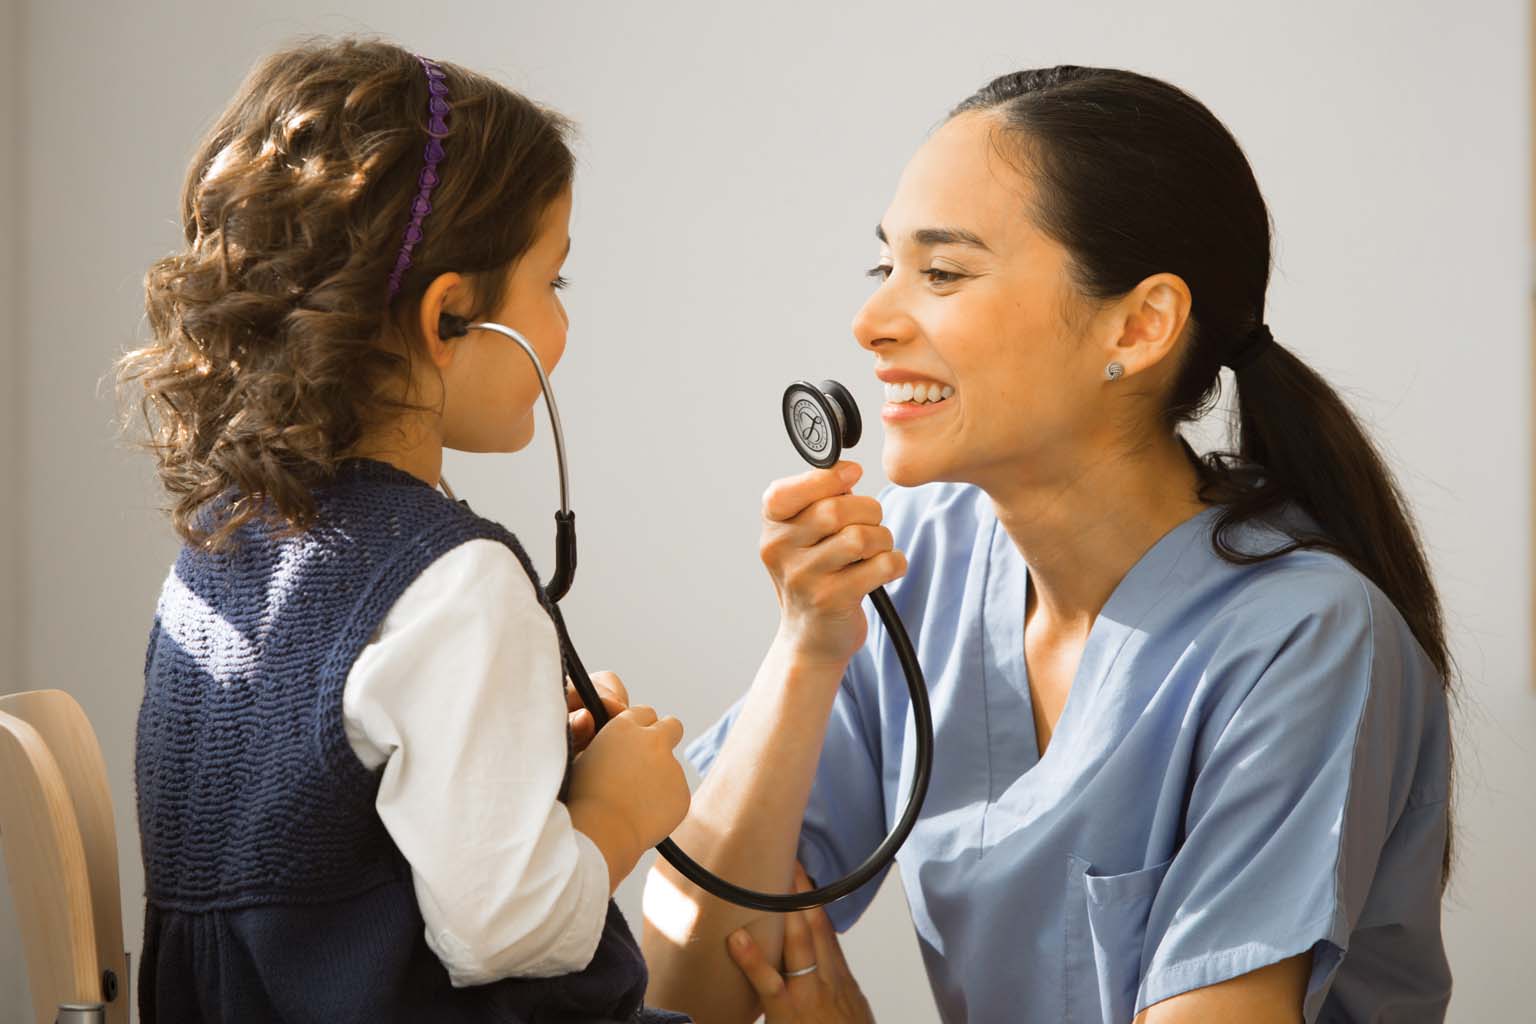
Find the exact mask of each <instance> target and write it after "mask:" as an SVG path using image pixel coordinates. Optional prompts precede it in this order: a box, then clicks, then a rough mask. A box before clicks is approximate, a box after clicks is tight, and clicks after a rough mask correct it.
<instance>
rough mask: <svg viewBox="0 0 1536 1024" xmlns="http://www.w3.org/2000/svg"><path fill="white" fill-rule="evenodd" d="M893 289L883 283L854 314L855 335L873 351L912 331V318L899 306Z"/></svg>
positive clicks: (860, 342)
mask: <svg viewBox="0 0 1536 1024" xmlns="http://www.w3.org/2000/svg"><path fill="white" fill-rule="evenodd" d="M891 293H892V289H891V288H890V287H889V286H888V285H886V284H881V285H880V287H878V288H876V289H875V290H874V293H873V294H871V295H870V297H869V298H868V299H866V300H865V302H864V305H863V306H862V307H860V309H859V311H858V312H857V313H855V314H854V316H853V336H854V338H856V339H857V340H858V342H859V345H860V346H861V347H863V348H867V349H869V350H870V351H871V352H872V351H874V350H875V348H876V347H878V346H880V345H886V344H890V343H892V342H896V341H900V340H902V339H903V338H904V337H907V336H908V335H909V334H910V333H911V320H910V318H908V317H906V316H905V315H904V314H903V313H902V312H901V310H900V308H899V307H898V306H897V304H896V302H895V299H894V296H893V295H892V294H891Z"/></svg>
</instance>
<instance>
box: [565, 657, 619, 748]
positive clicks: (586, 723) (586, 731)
mask: <svg viewBox="0 0 1536 1024" xmlns="http://www.w3.org/2000/svg"><path fill="white" fill-rule="evenodd" d="M592 685H593V686H595V687H597V694H598V696H599V697H601V698H603V707H605V708H607V709H608V715H609V717H612V716H614V715H616V714H618V713H619V712H620V711H623V710H624V709H625V708H627V707H629V691H628V690H626V689H624V684H623V683H622V682H620V681H619V677H618V676H616V675H614V674H613V673H612V672H593V673H592ZM565 709H566V711H568V712H570V721H571V743H572V745H573V746H574V747H575V750H576V753H578V754H579V753H581V752H582V751H583V750H586V749H587V744H588V743H591V742H592V736H593V733H594V732H595V731H596V730H595V729H594V728H593V724H592V712H590V711H588V710H587V708H586V705H584V704H583V703H582V702H581V694H579V693H577V692H576V687H574V686H572V685H571V683H570V681H569V680H567V681H566V684H565Z"/></svg>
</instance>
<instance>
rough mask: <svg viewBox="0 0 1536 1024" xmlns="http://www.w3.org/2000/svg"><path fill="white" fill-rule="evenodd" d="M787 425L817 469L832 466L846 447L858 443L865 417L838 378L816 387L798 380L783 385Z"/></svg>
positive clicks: (791, 437)
mask: <svg viewBox="0 0 1536 1024" xmlns="http://www.w3.org/2000/svg"><path fill="white" fill-rule="evenodd" d="M783 406H784V429H785V430H787V431H789V440H790V443H791V444H793V445H794V446H795V450H796V451H798V452H799V453H800V456H801V457H802V458H803V459H805V461H806V462H809V463H810V464H811V465H813V466H815V467H817V468H818V469H830V468H831V467H833V466H835V465H837V461H838V460H839V459H841V458H842V457H843V449H844V448H852V447H853V446H854V445H856V444H858V443H859V437H860V435H862V434H863V432H864V421H863V420H861V419H860V418H859V407H858V405H856V404H855V403H854V401H853V396H852V395H850V394H849V393H848V389H847V388H845V387H843V386H842V385H841V384H839V383H838V382H837V381H835V380H824V381H822V382H821V386H820V387H817V386H816V385H814V384H812V383H811V382H810V381H804V380H797V381H795V382H794V383H793V384H791V385H790V386H789V387H787V388H785V389H784V403H783Z"/></svg>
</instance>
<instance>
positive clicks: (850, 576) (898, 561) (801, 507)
mask: <svg viewBox="0 0 1536 1024" xmlns="http://www.w3.org/2000/svg"><path fill="white" fill-rule="evenodd" d="M862 472H863V471H862V469H861V468H860V467H859V465H858V463H856V462H839V463H837V464H836V465H835V466H832V467H830V468H828V469H813V470H810V471H809V472H806V473H801V474H800V475H798V476H792V477H786V478H784V479H782V480H775V481H774V482H773V483H772V484H771V485H769V487H768V490H767V491H766V492H765V493H764V495H763V532H762V538H761V541H760V542H759V545H758V553H759V555H760V556H761V558H762V560H763V565H764V566H765V567H766V568H767V569H768V575H769V576H770V577H771V578H772V580H773V588H774V591H775V593H776V594H777V596H778V600H779V636H780V638H781V639H782V640H783V641H784V643H786V644H787V645H788V646H789V648H790V649H791V650H793V651H794V652H795V653H796V654H798V655H801V656H803V657H805V658H808V659H810V660H812V661H822V662H826V663H828V664H831V665H834V666H836V667H837V668H838V670H839V672H841V669H842V667H843V666H844V665H846V664H847V663H848V659H850V658H852V657H853V655H854V653H855V652H856V651H858V649H859V648H860V647H863V646H864V641H865V639H866V638H867V633H868V631H869V625H868V621H867V620H866V618H865V616H864V608H863V602H864V598H865V596H866V595H867V594H869V593H870V592H871V591H873V590H874V589H875V588H877V587H881V586H884V585H885V584H887V583H890V582H892V581H893V580H897V579H900V578H901V577H902V576H903V575H904V574H905V573H906V571H907V560H906V557H905V556H904V555H902V553H901V552H900V551H896V550H894V542H893V539H892V537H891V531H890V530H888V529H886V528H885V527H884V526H882V525H881V524H880V520H881V517H882V514H883V513H882V511H881V508H880V502H878V501H876V500H875V499H874V498H871V497H865V496H863V495H858V494H854V493H853V485H854V484H855V483H857V482H858V479H859V477H860V475H861V474H862Z"/></svg>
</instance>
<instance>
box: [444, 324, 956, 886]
mask: <svg viewBox="0 0 1536 1024" xmlns="http://www.w3.org/2000/svg"><path fill="white" fill-rule="evenodd" d="M470 330H485V331H494V332H495V333H497V334H500V335H502V336H503V337H505V338H507V339H509V340H510V341H512V342H514V343H515V344H516V345H517V347H518V348H520V349H522V350H523V353H524V354H525V355H527V356H528V359H529V361H530V362H532V363H533V369H534V372H535V373H537V374H538V375H539V388H540V390H541V391H543V393H544V407H545V408H546V409H548V410H549V425H550V428H551V429H552V430H553V431H554V435H555V458H556V460H557V461H558V462H559V464H560V511H558V512H556V513H555V575H554V576H553V578H551V579H550V581H549V583H548V584H546V585H545V588H544V589H545V592H546V593H547V594H548V595H549V602H550V605H549V606H550V614H551V616H552V617H553V618H554V621H555V631H556V633H557V634H558V635H559V638H560V652H561V657H562V660H563V661H564V665H565V673H566V675H567V676H569V677H570V680H571V683H572V685H574V686H575V688H576V692H577V693H578V694H579V695H580V696H581V700H582V703H583V704H585V705H586V707H587V710H588V711H589V712H591V714H592V722H593V725H594V728H595V729H601V728H602V727H603V726H604V725H606V724H607V723H608V718H609V715H608V711H607V709H606V708H605V707H603V701H602V697H601V696H599V694H598V692H597V688H596V687H595V686H593V685H592V679H591V677H590V676H589V675H588V674H587V670H586V668H585V667H584V666H583V665H582V663H581V658H580V656H579V655H577V653H576V647H575V645H573V644H572V643H571V635H570V632H569V631H568V630H567V629H566V627H565V617H564V616H563V615H561V614H560V607H559V604H558V602H559V601H560V599H561V598H563V597H564V596H565V595H566V593H568V592H569V591H570V589H571V582H572V580H573V579H574V578H575V576H576V514H575V513H574V512H572V511H571V503H570V497H571V496H570V476H569V473H568V471H567V468H566V457H565V434H564V432H563V431H562V430H561V428H560V410H559V408H558V407H557V406H556V405H555V392H554V389H552V388H551V387H550V385H549V377H548V376H547V375H546V374H545V373H544V366H543V364H542V363H541V362H540V361H539V356H538V353H536V352H535V351H534V350H533V346H532V345H530V344H529V343H528V339H526V338H524V337H523V336H522V335H521V334H519V333H518V332H517V331H515V330H513V329H512V328H510V327H507V326H506V325H504V324H498V323H490V322H485V323H477V324H470V323H469V322H468V321H466V320H463V319H462V318H459V317H454V316H452V315H451V314H444V316H443V318H442V322H441V324H440V325H439V334H441V335H442V337H444V338H456V337H462V336H464V335H465V334H468V333H469V331H470ZM783 413H784V427H785V429H786V430H787V431H788V432H789V439H790V441H791V442H792V443H793V444H794V446H795V450H796V451H798V452H799V453H800V455H801V457H802V458H804V459H805V460H806V461H807V462H809V463H810V464H811V465H813V466H816V467H818V468H820V469H827V468H830V467H832V466H834V465H836V464H837V461H838V459H840V458H842V453H843V448H844V447H848V448H852V447H853V446H854V445H856V444H858V442H859V437H860V435H861V434H862V433H863V421H862V420H861V419H860V417H859V408H858V406H857V405H855V404H854V401H853V396H852V395H850V394H849V393H848V389H847V388H845V387H843V386H842V385H841V384H839V383H837V381H833V380H824V381H822V382H821V386H820V387H817V386H815V385H812V384H810V383H808V382H806V381H796V382H794V383H793V384H791V385H790V386H789V387H788V388H787V389H785V391H784V400H783ZM440 485H441V487H442V489H443V493H444V494H446V495H447V496H448V497H449V498H450V499H451V500H454V501H457V500H458V498H457V497H456V496H455V495H454V493H453V489H452V488H451V487H449V486H448V481H447V480H441V482H440ZM869 599H870V600H871V601H872V602H873V603H874V606H875V610H876V611H877V612H879V613H880V621H881V622H883V623H884V624H885V629H886V633H887V634H888V635H889V636H890V638H891V644H892V646H894V647H895V648H896V657H897V658H898V659H899V660H900V662H901V669H902V672H903V673H905V675H906V677H907V690H908V692H909V693H910V694H911V697H912V715H913V726H914V729H913V731H914V732H915V733H916V735H917V756H916V765H915V770H914V772H913V775H912V791H911V794H910V795H909V796H908V797H907V806H906V808H905V809H904V810H903V811H902V812H901V819H900V820H899V821H897V822H896V827H895V828H894V829H892V830H891V834H890V835H888V836H886V837H885V841H884V842H882V843H881V844H880V845H879V846H878V847H876V848H875V852H874V853H872V854H870V855H869V857H868V859H866V860H865V861H864V863H863V864H860V865H859V866H858V867H857V868H855V869H854V870H853V871H852V872H851V873H850V874H849V875H848V876H847V877H845V878H841V879H839V880H837V881H836V882H833V883H831V884H830V885H823V886H821V887H819V888H816V889H812V890H810V891H809V892H801V893H767V892H757V891H755V890H752V889H744V888H742V887H741V886H739V885H734V884H732V883H731V882H727V881H726V880H725V879H723V878H720V877H718V876H716V875H714V874H711V873H710V872H709V871H707V870H705V869H704V867H703V866H702V865H700V864H699V863H698V862H697V861H695V860H694V859H693V858H692V857H689V856H688V855H687V854H686V853H684V852H683V851H682V850H680V849H679V848H678V847H677V844H676V843H674V842H672V840H670V839H664V840H662V841H661V842H660V843H658V844H657V846H656V850H657V852H658V853H660V854H661V855H662V856H663V857H665V858H666V860H667V862H668V863H669V864H671V865H672V866H673V867H675V868H676V869H677V870H678V872H679V873H680V874H681V875H682V876H683V877H684V878H686V879H688V880H689V881H690V882H692V883H693V884H695V885H697V886H698V887H699V888H700V889H703V890H704V891H705V892H707V893H709V894H710V895H712V896H717V897H719V898H720V899H723V900H728V901H729V902H731V903H736V904H739V905H740V906H743V907H752V908H753V909H756V910H767V911H773V912H776V913H788V912H790V911H794V910H805V909H808V908H810V907H819V906H823V905H825V904H828V903H831V902H833V901H834V900H840V899H842V898H843V897H844V896H847V895H848V894H849V893H851V892H853V891H854V890H856V889H858V888H859V887H860V886H862V885H863V884H864V883H865V882H867V881H869V880H870V879H872V878H874V877H875V876H876V875H878V874H879V873H880V872H881V871H882V870H884V869H885V867H886V865H888V864H889V863H890V862H891V861H892V860H894V859H895V858H896V851H897V850H898V849H900V848H901V844H902V843H904V842H906V839H907V836H908V835H909V834H910V833H911V832H912V826H913V825H915V824H917V816H918V813H919V812H920V811H921V810H922V807H923V797H924V796H925V795H927V792H928V779H929V776H930V775H932V773H933V713H932V711H931V710H930V709H929V707H928V689H927V685H926V684H925V683H924V681H923V670H922V667H921V666H920V665H919V664H918V663H917V652H916V651H915V650H914V649H913V647H912V641H911V639H910V638H909V637H908V636H907V630H906V628H905V627H904V626H903V625H902V622H901V616H899V615H898V614H897V613H896V608H895V606H894V605H892V604H891V599H890V596H889V595H888V594H887V593H886V592H885V588H884V587H880V588H878V589H876V590H875V591H874V592H873V593H872V594H870V595H869Z"/></svg>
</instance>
